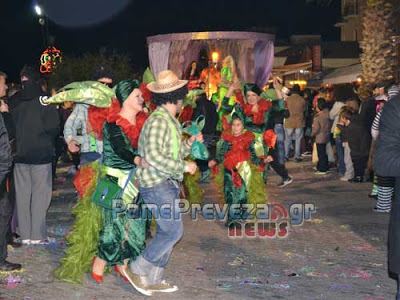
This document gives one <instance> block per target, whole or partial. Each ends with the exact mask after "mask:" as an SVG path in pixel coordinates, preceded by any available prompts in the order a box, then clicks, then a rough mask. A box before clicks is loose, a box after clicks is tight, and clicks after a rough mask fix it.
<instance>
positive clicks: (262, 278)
mask: <svg viewBox="0 0 400 300" xmlns="http://www.w3.org/2000/svg"><path fill="white" fill-rule="evenodd" d="M288 167H289V171H290V173H291V175H292V176H293V178H294V182H293V183H292V184H291V185H289V186H287V187H285V188H277V187H276V183H277V182H278V181H279V179H280V178H278V177H277V176H276V175H275V174H274V173H273V172H271V176H270V180H269V184H268V190H269V202H278V203H281V204H283V205H284V206H285V207H289V206H290V204H293V203H314V204H315V205H316V207H317V212H316V213H314V214H312V220H311V221H305V222H304V224H303V226H297V227H295V226H291V227H290V230H289V236H288V237H287V238H285V239H268V238H253V239H251V238H240V239H232V238H229V237H228V232H227V229H226V228H225V227H224V226H223V223H222V222H217V221H206V220H204V219H203V218H201V217H200V219H199V220H198V221H192V220H190V219H189V218H188V217H186V218H185V220H184V223H185V234H184V237H183V239H182V240H181V241H180V242H179V244H178V245H177V246H176V247H175V249H174V251H173V254H172V257H171V260H170V262H169V264H168V265H167V269H166V278H167V280H168V281H171V282H173V283H175V284H177V285H178V286H179V288H180V290H179V291H178V292H176V293H174V294H157V295H156V296H154V297H153V298H154V299H335V300H346V299H351V300H357V299H362V300H367V299H368V300H373V299H374V300H375V299H394V298H395V292H396V281H395V280H393V279H391V278H390V277H389V275H388V271H387V250H386V243H387V226H388V221H389V215H388V214H378V213H375V212H373V211H372V210H371V209H372V207H373V206H374V204H375V203H374V201H375V200H373V199H370V198H368V197H367V195H368V193H369V191H370V188H371V183H363V184H351V183H346V182H342V181H339V180H338V178H339V177H338V176H337V175H336V174H331V175H327V176H322V177H321V175H319V176H318V175H314V174H313V172H312V169H311V168H312V166H311V164H310V162H303V163H299V164H296V163H293V162H290V163H289V164H288ZM66 170H67V168H66V167H64V168H60V169H59V172H60V173H63V172H66ZM204 189H205V190H206V193H205V203H218V202H219V201H220V196H219V195H218V193H217V191H216V188H215V186H214V185H213V184H207V185H204ZM75 202H76V194H75V192H74V189H73V187H72V184H71V181H70V180H69V181H67V182H66V183H64V184H63V185H61V186H58V188H57V190H56V191H55V192H54V197H53V201H52V204H51V207H50V209H49V213H48V224H49V236H50V237H53V238H55V239H56V240H55V241H56V242H55V243H52V244H50V245H47V246H26V247H21V248H18V249H14V250H12V251H11V252H10V254H9V260H10V261H13V262H20V263H22V264H23V267H24V269H25V272H24V273H21V274H18V273H16V274H12V275H5V274H2V275H1V274H0V279H1V280H2V283H1V285H0V299H7V300H11V299H13V300H14V299H25V300H38V299H63V300H67V299H82V300H83V299H85V300H86V299H88V300H94V299H97V300H103V299H144V298H146V297H142V296H141V295H139V294H138V293H137V292H135V291H134V290H133V288H132V287H131V286H130V285H129V284H127V283H125V282H124V281H123V280H122V279H117V278H116V276H115V273H112V274H109V275H107V276H106V277H105V280H104V282H103V283H102V284H97V283H95V282H94V281H91V280H90V279H89V276H87V277H86V278H85V282H84V284H83V285H73V284H67V283H64V282H60V281H58V280H55V279H54V278H52V276H51V271H52V270H53V269H54V268H55V267H56V266H57V265H58V261H59V259H60V257H61V256H62V255H63V249H64V248H65V245H63V241H64V238H63V236H65V235H66V234H67V233H68V230H69V228H70V226H71V224H72V221H73V218H72V216H71V214H70V211H71V207H72V206H73V205H74V203H75ZM53 241H54V240H53Z"/></svg>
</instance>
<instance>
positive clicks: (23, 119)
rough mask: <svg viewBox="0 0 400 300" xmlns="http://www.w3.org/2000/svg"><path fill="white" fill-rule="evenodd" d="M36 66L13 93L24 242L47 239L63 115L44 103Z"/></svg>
mask: <svg viewBox="0 0 400 300" xmlns="http://www.w3.org/2000/svg"><path fill="white" fill-rule="evenodd" d="M39 78H40V76H39V74H38V72H37V71H36V70H34V69H33V68H32V67H29V66H26V67H24V68H23V69H22V71H21V84H22V90H21V91H20V92H19V93H17V94H15V95H14V96H13V100H12V101H15V102H16V103H15V104H16V105H15V107H14V109H13V110H12V111H11V115H12V117H13V121H14V124H15V136H16V155H15V158H14V161H15V167H14V180H15V190H16V202H17V213H18V220H19V224H18V225H19V231H20V237H21V241H22V243H23V244H38V243H41V242H43V241H44V240H45V239H46V238H47V228H46V213H47V209H48V207H49V205H50V201H51V191H52V174H51V173H52V172H51V171H52V170H51V163H52V160H53V156H54V154H55V152H54V147H55V145H54V141H55V137H56V136H57V134H58V132H59V123H60V121H59V117H58V113H57V109H56V107H54V106H44V105H42V104H41V101H42V100H44V99H45V97H47V96H46V95H45V94H44V92H43V91H42V89H41V86H40V84H39V83H38V80H39Z"/></svg>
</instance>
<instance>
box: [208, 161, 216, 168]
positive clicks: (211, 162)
mask: <svg viewBox="0 0 400 300" xmlns="http://www.w3.org/2000/svg"><path fill="white" fill-rule="evenodd" d="M216 164H217V162H216V161H215V160H210V161H209V162H208V167H209V168H210V169H211V168H213V167H214V166H215V165H216Z"/></svg>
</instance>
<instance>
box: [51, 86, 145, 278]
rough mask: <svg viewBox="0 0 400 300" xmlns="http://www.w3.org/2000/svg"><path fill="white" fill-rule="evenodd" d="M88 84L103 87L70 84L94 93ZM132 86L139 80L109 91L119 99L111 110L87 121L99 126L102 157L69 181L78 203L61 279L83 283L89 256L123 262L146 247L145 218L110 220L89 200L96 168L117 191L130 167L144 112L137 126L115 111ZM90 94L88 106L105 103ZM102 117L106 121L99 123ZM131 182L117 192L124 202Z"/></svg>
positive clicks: (131, 194) (100, 95)
mask: <svg viewBox="0 0 400 300" xmlns="http://www.w3.org/2000/svg"><path fill="white" fill-rule="evenodd" d="M93 86H95V88H99V89H101V88H102V87H101V86H98V85H96V83H94V84H93V83H90V84H89V85H88V84H87V83H83V84H79V83H76V84H74V85H73V87H75V88H76V89H75V90H73V92H74V93H78V94H82V95H83V94H87V93H89V92H91V91H93ZM80 88H82V90H80ZM135 88H139V82H138V81H136V80H132V81H130V80H126V81H121V82H120V83H119V84H118V85H117V87H116V90H115V94H114V90H113V92H112V94H113V95H116V96H117V99H118V100H116V99H114V100H113V101H112V102H113V103H112V105H111V107H110V108H108V109H107V110H104V111H101V112H100V113H99V112H97V113H99V116H97V118H93V119H96V122H98V123H99V124H100V126H95V125H99V124H91V125H92V127H93V128H99V130H100V128H102V136H103V159H102V164H101V167H99V161H95V162H93V163H89V164H85V165H84V166H83V167H82V168H81V169H80V171H79V175H78V174H77V176H76V178H75V179H74V184H75V186H76V188H77V190H78V192H79V194H80V198H79V199H78V203H77V204H76V206H75V207H74V208H73V214H74V215H75V217H76V219H75V223H74V225H73V228H72V232H71V233H70V234H69V235H68V236H67V249H66V250H65V254H66V255H65V257H64V258H62V259H61V266H60V267H59V268H58V269H56V270H55V271H54V276H55V277H57V278H58V279H61V280H63V281H66V282H70V283H82V277H83V275H84V273H87V272H89V271H90V270H91V266H92V260H93V257H95V256H96V255H97V256H98V257H99V258H101V259H103V260H105V261H107V263H108V264H109V265H116V264H120V265H122V264H123V263H124V260H126V259H130V260H134V259H136V257H137V256H138V255H139V254H140V253H141V252H142V251H143V249H144V248H145V238H146V220H145V219H143V218H128V217H127V215H124V214H119V215H117V217H116V218H113V215H112V210H111V209H105V208H101V207H100V206H97V205H96V204H94V202H92V201H91V197H92V194H93V193H94V190H95V187H96V181H97V178H99V177H98V172H99V171H100V172H101V176H108V177H109V179H110V180H111V181H114V183H117V184H118V185H119V186H120V188H121V189H122V188H124V186H125V183H126V180H127V178H128V174H129V173H130V170H132V168H134V167H135V165H134V163H133V162H134V158H135V156H136V155H137V143H138V138H139V134H140V129H141V127H142V126H143V123H144V122H145V120H146V116H145V115H144V114H143V113H139V114H137V115H136V125H133V124H130V123H129V122H128V121H127V120H125V119H123V118H122V117H121V116H120V115H119V111H120V105H121V103H123V101H125V100H126V99H127V98H128V96H129V94H130V93H131V92H132V91H133V89H135ZM85 89H89V91H88V90H86V91H85ZM64 93H65V92H64ZM93 95H94V98H90V97H88V99H89V98H90V99H92V100H91V101H92V102H93V103H91V104H93V105H95V106H97V107H102V105H100V104H101V103H105V102H106V101H105V100H106V98H107V97H109V94H107V93H103V92H96V93H94V94H93ZM60 97H61V96H60ZM61 98H65V97H64V96H62V97H61ZM52 100H53V101H58V98H55V97H53V98H52ZM110 103H111V101H110ZM105 114H107V115H106V116H105ZM100 115H102V116H100ZM105 118H107V121H104V120H105ZM93 122H94V121H93ZM117 124H118V125H117ZM101 125H102V126H101ZM97 134H101V133H97ZM133 183H134V178H132V179H131V180H130V181H129V183H128V184H127V188H126V189H125V191H124V193H123V196H122V198H123V200H125V199H126V198H127V197H125V196H126V195H129V197H130V200H131V201H133V200H134V199H136V198H137V197H136V196H137V189H136V187H135V186H134V184H133ZM136 204H138V205H139V207H140V205H141V204H142V200H141V199H140V197H139V198H138V200H137V201H136Z"/></svg>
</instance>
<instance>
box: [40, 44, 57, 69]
mask: <svg viewBox="0 0 400 300" xmlns="http://www.w3.org/2000/svg"><path fill="white" fill-rule="evenodd" d="M61 61H62V56H61V51H60V50H58V49H57V48H56V47H54V46H53V47H48V48H47V49H46V50H44V51H43V54H42V56H41V57H40V73H52V72H53V71H54V69H55V68H56V66H57V64H59V63H60V62H61Z"/></svg>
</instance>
